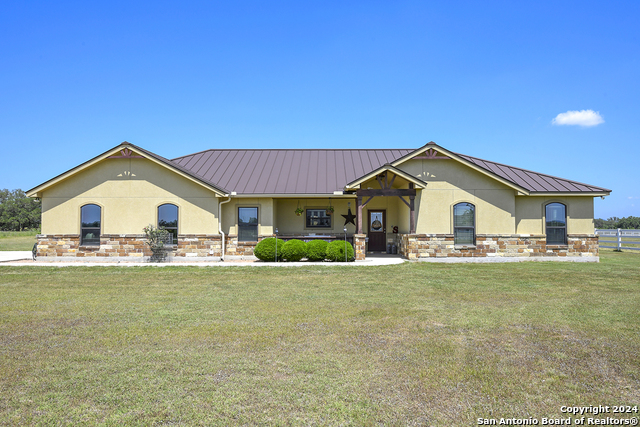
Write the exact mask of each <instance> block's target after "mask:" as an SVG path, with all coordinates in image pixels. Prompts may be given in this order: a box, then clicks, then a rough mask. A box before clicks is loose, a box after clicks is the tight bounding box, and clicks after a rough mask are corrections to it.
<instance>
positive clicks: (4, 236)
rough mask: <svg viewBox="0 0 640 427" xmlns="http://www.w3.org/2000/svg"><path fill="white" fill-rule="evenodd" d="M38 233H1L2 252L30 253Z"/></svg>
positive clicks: (0, 247)
mask: <svg viewBox="0 0 640 427" xmlns="http://www.w3.org/2000/svg"><path fill="white" fill-rule="evenodd" d="M37 234H38V232H37V231H31V230H29V231H0V251H30V250H31V249H33V244H34V243H36V241H37V239H36V236H37Z"/></svg>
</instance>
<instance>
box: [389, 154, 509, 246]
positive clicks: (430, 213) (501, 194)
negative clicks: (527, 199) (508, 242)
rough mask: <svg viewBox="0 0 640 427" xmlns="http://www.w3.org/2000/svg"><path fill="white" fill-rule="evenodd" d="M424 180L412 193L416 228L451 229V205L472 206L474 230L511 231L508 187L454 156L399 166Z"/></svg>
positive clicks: (435, 231) (429, 231)
mask: <svg viewBox="0 0 640 427" xmlns="http://www.w3.org/2000/svg"><path fill="white" fill-rule="evenodd" d="M399 168H400V169H402V170H403V171H405V172H407V173H409V174H411V175H413V176H415V177H417V178H419V179H421V180H423V181H425V182H427V184H428V185H427V188H426V189H424V190H418V191H417V196H416V232H417V233H420V234H421V233H427V234H440V233H442V234H448V233H452V232H453V205H455V204H457V203H460V202H469V203H473V204H474V205H475V206H476V224H477V229H476V233H477V234H513V233H515V192H514V190H513V189H512V188H510V187H508V186H506V185H504V184H502V183H500V182H498V181H496V180H494V179H492V178H489V177H487V176H486V175H484V174H482V173H480V172H477V171H475V170H473V169H470V168H469V167H467V166H465V165H462V164H461V163H459V162H457V161H454V160H410V161H408V162H406V163H403V164H402V165H400V166H399Z"/></svg>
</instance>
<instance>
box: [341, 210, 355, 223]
mask: <svg viewBox="0 0 640 427" xmlns="http://www.w3.org/2000/svg"><path fill="white" fill-rule="evenodd" d="M342 217H344V225H347V224H353V225H356V223H355V221H354V220H355V219H356V216H355V215H354V214H352V213H351V208H349V212H347V214H346V215H342Z"/></svg>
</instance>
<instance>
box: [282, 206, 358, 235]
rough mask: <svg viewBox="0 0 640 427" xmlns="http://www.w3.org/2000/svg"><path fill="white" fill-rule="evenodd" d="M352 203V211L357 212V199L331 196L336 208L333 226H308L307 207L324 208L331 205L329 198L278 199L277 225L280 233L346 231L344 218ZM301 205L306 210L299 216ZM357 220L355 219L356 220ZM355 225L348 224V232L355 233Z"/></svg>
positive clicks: (331, 232)
mask: <svg viewBox="0 0 640 427" xmlns="http://www.w3.org/2000/svg"><path fill="white" fill-rule="evenodd" d="M349 203H351V213H353V214H354V215H355V214H356V211H357V209H356V199H355V198H354V199H349V200H347V199H336V198H331V206H333V208H334V210H335V211H334V213H333V218H332V220H331V228H306V209H307V208H312V209H322V208H326V207H327V206H329V198H307V199H305V198H300V199H297V198H296V199H276V201H275V206H276V210H277V213H278V215H277V219H276V226H277V227H278V233H280V234H309V233H316V234H336V233H344V218H343V217H342V215H346V214H347V211H348V209H349ZM298 206H300V207H301V208H302V209H304V210H305V212H303V213H302V215H300V216H297V215H296V214H295V210H296V208H297V207H298ZM354 222H355V221H354ZM355 230H356V228H355V225H352V224H348V225H347V233H348V234H353V233H355Z"/></svg>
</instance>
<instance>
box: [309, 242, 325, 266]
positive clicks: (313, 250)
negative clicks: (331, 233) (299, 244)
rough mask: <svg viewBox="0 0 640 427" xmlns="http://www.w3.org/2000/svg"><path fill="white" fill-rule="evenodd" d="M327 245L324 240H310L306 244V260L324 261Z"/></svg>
mask: <svg viewBox="0 0 640 427" xmlns="http://www.w3.org/2000/svg"><path fill="white" fill-rule="evenodd" d="M328 245H329V244H328V243H327V242H325V241H324V240H312V241H310V242H309V243H307V259H308V260H309V261H324V258H325V256H326V254H327V246H328Z"/></svg>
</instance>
